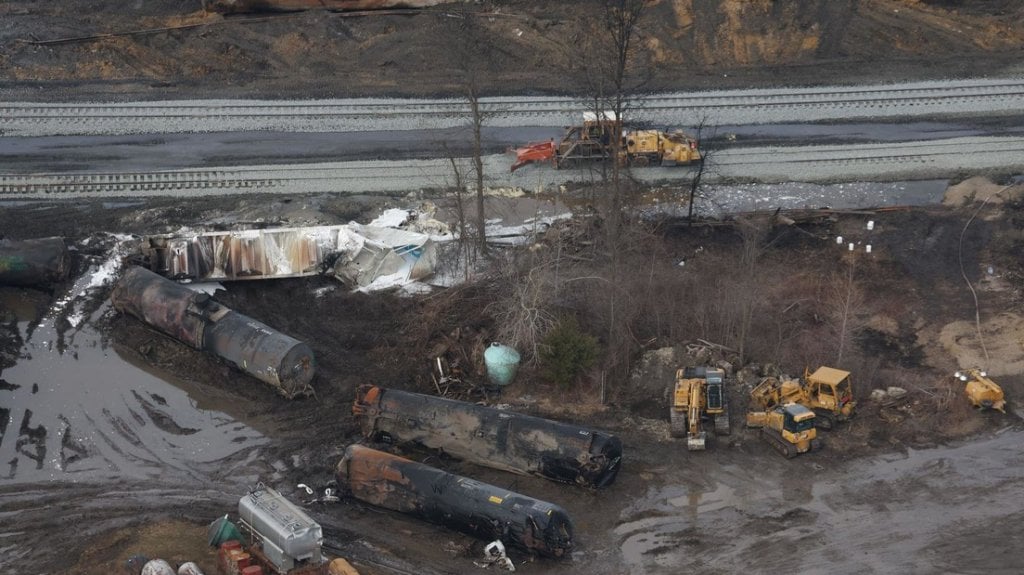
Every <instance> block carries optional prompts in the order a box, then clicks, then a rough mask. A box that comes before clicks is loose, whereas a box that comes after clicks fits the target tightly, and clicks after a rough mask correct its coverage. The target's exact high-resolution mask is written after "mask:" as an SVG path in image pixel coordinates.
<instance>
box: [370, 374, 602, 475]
mask: <svg viewBox="0 0 1024 575" xmlns="http://www.w3.org/2000/svg"><path fill="white" fill-rule="evenodd" d="M352 411H353V413H354V414H355V415H356V416H357V417H358V418H359V420H360V424H361V426H362V430H363V434H364V435H365V436H366V437H367V438H369V439H371V440H386V441H393V442H396V443H403V444H415V445H420V446H423V447H426V448H428V449H434V450H440V451H443V452H444V453H447V454H449V455H452V456H453V457H456V458H459V459H463V460H466V461H470V462H473V463H476V464H478V465H482V466H485V467H493V468H495V469H501V470H504V471H511V472H513V473H519V474H529V475H538V476H540V477H544V478H547V479H551V480H554V481H561V482H565V483H573V484H577V485H583V486H586V487H598V488H600V487H606V486H608V485H611V483H612V482H613V481H614V480H615V476H616V474H618V472H619V465H620V463H621V460H622V442H621V441H620V440H619V438H618V437H616V436H614V435H611V434H609V433H605V432H603V431H598V430H594V429H590V428H587V427H581V426H578V425H572V424H568V423H561V422H557V421H552V420H550V419H543V418H540V417H533V416H529V415H523V414H520V413H515V412H509V411H503V410H499V409H494V408H492V407H486V406H483V405H476V404H472V403H466V402H464V401H456V400H453V399H446V398H443V397H436V396H432V395H423V394H419V393H411V392H407V391H401V390H396V389H385V388H381V387H377V386H372V385H364V386H361V387H360V388H359V389H358V390H357V392H356V400H355V403H354V404H353V407H352Z"/></svg>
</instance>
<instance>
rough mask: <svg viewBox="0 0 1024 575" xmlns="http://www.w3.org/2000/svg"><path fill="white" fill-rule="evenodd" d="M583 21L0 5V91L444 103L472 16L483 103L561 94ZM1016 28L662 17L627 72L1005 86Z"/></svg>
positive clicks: (847, 11) (529, 15)
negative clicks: (464, 26)
mask: <svg viewBox="0 0 1024 575" xmlns="http://www.w3.org/2000/svg"><path fill="white" fill-rule="evenodd" d="M595 4H596V3H595V2H591V1H582V0H577V1H571V2H531V1H525V0H515V1H512V2H483V3H473V4H471V5H469V7H468V8H467V7H466V6H465V5H461V4H456V5H443V6H437V7H434V8H429V9H424V10H422V11H419V12H413V13H411V14H402V15H395V14H389V13H381V14H375V15H361V16H359V17H352V15H351V14H346V13H342V12H330V11H308V12H295V13H284V14H280V13H275V14H270V13H267V14H247V15H240V16H227V17H225V16H223V15H220V14H216V13H212V12H205V11H203V10H202V6H201V3H200V1H199V0H186V1H182V0H159V1H154V2H137V3H133V4H130V5H128V6H126V5H125V3H123V2H117V1H114V0H93V1H91V2H89V3H88V4H87V5H85V6H83V5H82V3H80V2H71V1H56V2H43V3H40V2H35V1H32V0H11V1H9V2H5V3H4V4H3V5H2V6H0V70H3V77H2V78H0V82H2V83H0V90H2V93H3V95H4V96H5V97H6V98H11V99H26V100H64V99H89V98H102V99H111V100H117V99H157V98H166V97H175V98H184V97H197V96H199V97H247V98H252V97H261V98H270V97H292V98H310V97H343V96H358V95H381V94H390V95H408V96H423V95H436V94H451V93H461V92H462V90H461V88H460V85H461V82H460V79H459V78H460V75H459V72H458V70H459V69H460V65H461V64H460V63H461V62H462V61H463V60H464V58H463V57H462V56H461V55H460V49H459V48H458V46H457V44H456V42H454V41H453V37H456V36H457V35H458V27H457V26H455V25H453V24H452V22H453V21H457V20H458V18H453V17H452V16H453V14H456V15H458V13H460V12H461V11H464V10H472V11H473V13H476V14H478V17H477V18H476V19H475V20H476V21H477V22H478V23H479V24H480V26H481V28H482V29H483V31H484V32H485V34H484V36H485V38H486V44H487V49H486V52H487V54H486V58H484V60H485V61H484V62H483V64H482V65H483V66H485V68H486V69H485V73H483V74H480V75H479V79H478V81H479V83H480V85H481V88H482V89H483V90H484V91H485V92H488V93H539V92H558V93H572V92H577V91H579V86H580V85H581V79H580V78H579V77H578V76H579V74H577V73H571V72H570V69H571V68H573V65H574V64H578V63H579V62H580V61H584V60H587V59H588V58H592V57H593V54H588V53H586V51H585V49H583V48H581V46H583V45H585V40H586V39H587V37H588V36H590V35H591V34H593V32H591V31H589V30H588V28H587V25H586V23H585V22H586V21H585V19H583V18H580V16H579V15H580V14H581V13H586V12H588V11H591V12H592V11H594V10H595ZM1022 21H1024V6H1022V5H1021V4H1020V3H1019V2H1016V1H1014V0H998V1H985V2H983V1H978V0H973V1H968V2H955V3H954V2H940V1H921V0H860V1H857V0H841V1H835V0H795V1H792V2H771V1H768V0H758V1H753V2H751V1H747V0H727V1H722V2H720V1H710V0H672V1H668V0H663V1H660V2H655V3H652V4H651V6H650V8H649V9H648V11H647V12H646V13H645V15H644V19H643V20H642V21H641V26H640V30H639V33H640V39H641V44H642V46H643V47H644V48H645V50H644V51H643V55H642V57H641V61H640V62H638V63H637V65H636V68H637V69H638V70H640V69H642V70H645V74H646V75H648V76H649V78H648V79H647V80H646V82H645V84H644V89H648V90H672V89H677V90H696V89H708V88H716V87H736V86H743V87H749V86H750V85H756V84H762V85H794V84H822V83H846V82H853V81H860V82H885V81H902V80H906V79H907V78H925V77H929V78H944V77H950V76H976V75H980V74H1008V73H1014V72H1017V73H1019V72H1020V71H1021V68H1020V64H1019V62H1020V61H1021V60H1022V55H1024V50H1022V47H1021V46H1022V43H1024V42H1022V41H1024V28H1022V26H1021V25H1020V23H1021V22H1022ZM62 40H68V41H66V42H64V41H62ZM54 41H58V42H54ZM648 70H649V72H646V71H648Z"/></svg>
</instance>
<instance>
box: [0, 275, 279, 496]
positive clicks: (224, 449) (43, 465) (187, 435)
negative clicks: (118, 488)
mask: <svg viewBox="0 0 1024 575" xmlns="http://www.w3.org/2000/svg"><path fill="white" fill-rule="evenodd" d="M119 259H120V258H119V257H117V256H116V255H115V256H113V257H112V258H111V260H108V262H106V263H104V264H103V265H100V266H95V267H94V268H93V269H92V270H90V272H89V273H87V274H85V275H84V276H83V277H82V278H79V279H78V280H77V281H76V282H75V285H74V286H72V287H71V289H69V290H68V292H67V293H66V294H65V296H64V297H61V298H58V299H57V300H56V302H55V303H54V305H53V306H52V308H51V310H50V311H49V313H47V315H46V316H45V317H43V318H42V319H41V320H38V323H36V319H35V317H36V316H35V310H34V308H33V307H32V305H31V304H28V305H26V304H22V303H19V302H18V301H16V298H13V296H11V295H10V294H6V295H5V299H4V301H3V304H4V305H5V306H7V305H8V304H10V307H9V309H12V310H14V313H15V315H16V317H17V318H18V320H19V327H20V328H21V332H22V333H23V334H26V333H30V335H29V336H27V339H26V342H25V344H24V347H23V349H22V351H21V358H20V359H19V360H18V362H17V364H16V365H14V366H13V367H11V368H9V369H6V370H4V371H3V373H2V374H0V483H27V482H38V481H86V480H87V481H102V480H106V479H117V480H122V479H125V478H159V477H167V476H177V477H183V478H185V477H191V478H195V479H202V477H203V476H204V474H203V471H202V468H203V466H209V465H210V464H215V463H216V462H219V461H222V460H224V459H225V458H229V457H232V456H238V457H243V456H244V453H243V452H245V451H252V450H254V449H256V448H257V447H259V446H261V445H264V444H266V443H267V439H266V438H265V437H264V436H263V435H262V434H261V433H259V432H258V431H256V430H255V429H253V428H251V427H250V426H248V425H247V424H245V423H242V422H240V421H238V420H236V419H235V418H233V417H231V416H230V415H228V414H226V413H225V412H224V411H221V410H220V409H218V408H219V407H221V406H222V405H227V402H225V401H218V400H216V399H214V400H213V401H210V400H209V399H208V398H205V397H203V395H202V394H201V393H198V394H197V393H196V392H197V390H196V389H195V386H194V385H192V384H190V383H189V382H185V381H181V380H177V379H175V378H173V377H171V376H169V375H168V374H166V373H159V372H155V371H152V370H148V369H144V368H143V367H142V366H138V365H135V364H133V363H132V362H131V361H127V360H125V359H124V358H122V357H121V356H120V355H118V353H117V352H116V350H115V349H114V348H112V347H110V346H109V345H108V344H107V342H105V341H104V340H103V338H102V336H101V335H100V334H99V333H97V332H96V331H95V330H94V329H93V328H92V327H90V326H91V325H92V324H93V323H94V322H95V321H96V320H97V319H98V318H99V317H101V316H102V315H103V314H105V313H109V312H110V310H109V304H108V303H104V304H103V305H102V306H100V307H99V309H97V310H95V311H93V312H91V313H87V312H86V311H85V310H84V309H83V302H84V301H86V296H88V295H89V293H90V290H92V289H94V288H95V287H96V286H97V285H101V284H102V282H103V281H104V277H110V276H111V275H112V274H113V273H114V272H116V267H117V264H116V263H114V264H112V263H110V262H111V261H114V260H117V261H119ZM30 317H31V318H33V319H32V320H31V321H29V320H28V318H30ZM59 317H64V318H66V319H67V320H68V322H69V323H71V325H72V326H73V329H72V330H68V331H67V332H65V333H63V334H61V333H59V332H58V329H57V328H56V327H55V325H56V324H58V321H57V318H59ZM30 327H34V329H31V331H29V328H30Z"/></svg>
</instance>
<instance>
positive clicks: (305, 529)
mask: <svg viewBox="0 0 1024 575" xmlns="http://www.w3.org/2000/svg"><path fill="white" fill-rule="evenodd" d="M238 517H239V518H240V519H241V521H242V526H243V527H244V528H245V529H248V530H249V531H251V532H252V533H253V534H254V535H255V536H256V537H257V538H258V539H259V540H260V549H259V551H260V553H262V554H263V555H264V556H265V557H266V558H267V559H269V560H270V562H271V563H273V564H274V567H275V568H277V570H278V571H279V572H282V573H283V572H289V571H290V570H291V569H293V568H295V567H297V566H299V565H303V564H304V565H306V566H319V565H322V564H323V563H324V558H323V555H322V554H321V550H320V549H321V547H322V546H323V542H324V533H323V529H322V528H321V527H320V524H318V523H317V522H316V521H313V519H312V518H310V516H309V515H307V514H306V512H305V511H303V510H302V509H301V508H299V507H297V506H296V505H295V504H294V503H292V502H291V501H288V500H287V499H285V497H284V495H281V493H279V492H278V491H276V490H274V489H271V488H269V487H265V486H263V485H259V486H257V487H256V489H254V490H252V491H251V492H250V493H249V494H248V495H246V496H244V497H242V498H241V499H239V500H238Z"/></svg>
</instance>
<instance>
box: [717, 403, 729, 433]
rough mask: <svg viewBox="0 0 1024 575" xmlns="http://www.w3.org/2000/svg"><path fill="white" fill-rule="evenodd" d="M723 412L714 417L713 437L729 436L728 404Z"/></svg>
mask: <svg viewBox="0 0 1024 575" xmlns="http://www.w3.org/2000/svg"><path fill="white" fill-rule="evenodd" d="M724 408H725V410H724V411H723V412H722V413H720V414H718V415H716V416H715V435H729V431H730V430H729V404H728V403H727V404H725V406H724Z"/></svg>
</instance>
